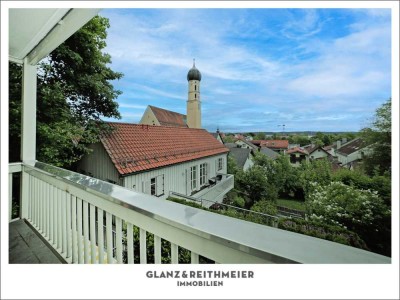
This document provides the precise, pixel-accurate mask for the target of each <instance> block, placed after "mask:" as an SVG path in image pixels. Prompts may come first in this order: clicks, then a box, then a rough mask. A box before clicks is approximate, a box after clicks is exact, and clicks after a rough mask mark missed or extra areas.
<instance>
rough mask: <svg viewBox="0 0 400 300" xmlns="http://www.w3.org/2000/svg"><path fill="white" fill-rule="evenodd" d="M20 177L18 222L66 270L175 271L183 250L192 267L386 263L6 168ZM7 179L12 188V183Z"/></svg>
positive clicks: (99, 185) (46, 170) (50, 169)
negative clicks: (122, 266)
mask: <svg viewBox="0 0 400 300" xmlns="http://www.w3.org/2000/svg"><path fill="white" fill-rule="evenodd" d="M19 172H20V173H21V177H22V178H21V198H20V218H23V219H25V220H26V221H28V222H29V223H30V224H31V225H32V226H33V227H34V228H35V229H36V230H37V231H38V233H40V234H41V235H42V236H43V237H44V238H45V239H46V240H47V241H48V243H49V244H50V245H51V246H52V247H53V248H54V249H55V250H57V251H58V252H59V253H60V254H61V256H63V257H64V258H65V260H66V261H67V262H69V263H125V262H126V263H136V262H140V263H147V262H148V257H149V255H151V262H153V261H154V263H161V262H162V261H164V262H165V260H164V259H163V258H164V255H167V256H169V258H170V262H171V263H178V262H179V253H180V252H181V251H179V250H180V249H181V248H182V249H186V250H185V251H187V252H188V253H189V257H190V261H191V263H199V260H200V258H201V257H204V258H207V262H217V263H390V262H391V259H390V258H388V257H385V256H382V255H378V254H375V253H371V252H368V251H364V250H361V249H357V248H353V247H349V246H344V245H341V244H338V243H334V242H330V241H326V240H321V239H318V238H313V237H310V236H305V235H301V234H297V233H293V232H289V231H284V230H281V229H277V228H272V227H268V226H263V225H259V224H255V223H251V222H247V221H243V220H239V219H234V218H230V217H227V216H222V215H218V214H215V213H212V212H208V211H204V210H201V209H197V208H193V207H188V206H186V205H182V204H178V203H173V202H170V201H166V200H161V199H158V198H157V197H152V196H149V195H145V194H141V193H137V192H134V191H132V190H129V189H126V188H124V187H121V186H118V185H114V184H111V183H108V182H104V181H101V180H98V179H95V178H91V177H88V176H84V175H81V174H77V173H74V172H71V171H68V170H64V169H61V168H57V167H54V166H50V165H47V164H44V163H40V162H37V163H36V164H35V165H34V166H30V165H25V164H10V165H9V174H11V175H12V174H14V173H19ZM9 179H10V184H9V186H10V187H12V184H13V183H12V179H13V176H9ZM12 190H13V189H12V188H11V189H10V198H9V199H11V200H10V210H11V209H12V202H13V201H12V197H13V195H12ZM14 202H15V201H14ZM10 218H11V213H10ZM104 227H105V230H103V228H104ZM114 232H115V234H114ZM149 237H151V241H152V242H151V245H148V244H147V243H148V240H149ZM166 241H167V242H168V243H169V248H168V249H169V250H168V251H169V253H167V254H166V253H165V247H164V246H163V245H165V242H166ZM135 249H136V250H135ZM149 249H151V252H152V253H150V250H149ZM138 252H139V254H138ZM138 255H139V259H135V257H137V256H138Z"/></svg>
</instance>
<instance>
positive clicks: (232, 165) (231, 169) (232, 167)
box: [227, 155, 239, 175]
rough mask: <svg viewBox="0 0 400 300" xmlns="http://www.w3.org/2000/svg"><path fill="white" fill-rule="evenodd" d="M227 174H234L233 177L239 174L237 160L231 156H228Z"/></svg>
mask: <svg viewBox="0 0 400 300" xmlns="http://www.w3.org/2000/svg"><path fill="white" fill-rule="evenodd" d="M227 172H228V174H233V175H235V174H236V173H237V172H239V167H238V166H237V163H236V161H235V159H234V158H233V157H232V156H230V155H228V161H227Z"/></svg>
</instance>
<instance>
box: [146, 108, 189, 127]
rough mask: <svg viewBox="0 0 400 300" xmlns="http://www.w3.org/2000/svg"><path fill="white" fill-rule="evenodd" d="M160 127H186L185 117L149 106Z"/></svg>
mask: <svg viewBox="0 0 400 300" xmlns="http://www.w3.org/2000/svg"><path fill="white" fill-rule="evenodd" d="M149 107H150V109H151V110H152V112H153V113H154V115H155V116H156V118H157V120H158V122H160V125H161V126H174V127H188V126H187V124H186V115H182V114H180V113H177V112H174V111H170V110H166V109H162V108H159V107H155V106H152V105H149Z"/></svg>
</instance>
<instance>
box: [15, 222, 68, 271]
mask: <svg viewBox="0 0 400 300" xmlns="http://www.w3.org/2000/svg"><path fill="white" fill-rule="evenodd" d="M9 228H10V232H9V241H10V244H9V263H10V264H63V263H66V262H65V261H64V259H62V258H61V257H60V255H59V254H58V253H57V254H56V253H55V252H53V250H52V247H51V246H50V245H49V244H48V243H47V242H46V241H44V240H43V238H42V237H40V236H39V235H38V234H37V233H36V230H34V229H33V228H32V227H31V226H30V225H28V224H27V223H26V222H25V221H24V220H18V221H15V222H11V223H10V225H9Z"/></svg>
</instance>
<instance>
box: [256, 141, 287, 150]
mask: <svg viewBox="0 0 400 300" xmlns="http://www.w3.org/2000/svg"><path fill="white" fill-rule="evenodd" d="M251 143H253V144H254V145H256V146H258V147H261V148H262V147H267V148H269V149H271V150H274V151H276V152H279V153H281V152H285V151H286V150H287V149H289V141H288V140H252V141H251Z"/></svg>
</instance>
